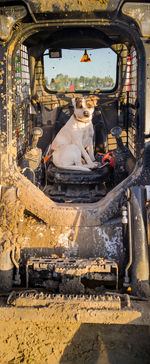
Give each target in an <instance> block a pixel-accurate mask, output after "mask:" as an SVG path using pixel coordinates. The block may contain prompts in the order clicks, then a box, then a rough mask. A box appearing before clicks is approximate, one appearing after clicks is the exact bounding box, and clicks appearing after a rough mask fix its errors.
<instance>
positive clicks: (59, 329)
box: [0, 321, 150, 364]
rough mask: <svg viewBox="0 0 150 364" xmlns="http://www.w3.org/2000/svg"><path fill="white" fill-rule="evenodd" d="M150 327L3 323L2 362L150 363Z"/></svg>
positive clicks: (0, 337)
mask: <svg viewBox="0 0 150 364" xmlns="http://www.w3.org/2000/svg"><path fill="white" fill-rule="evenodd" d="M149 342H150V327H147V326H132V325H131V326H123V325H99V324H82V325H80V323H72V324H71V323H67V322H61V323H60V324H58V323H57V324H56V325H54V324H51V323H47V322H23V321H21V322H18V321H17V322H13V321H9V322H6V321H1V323H0V363H1V364H19V363H26V364H27V363H28V364H134V363H135V364H149V363H150V345H149Z"/></svg>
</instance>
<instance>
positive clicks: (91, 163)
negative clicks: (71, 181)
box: [79, 145, 96, 168]
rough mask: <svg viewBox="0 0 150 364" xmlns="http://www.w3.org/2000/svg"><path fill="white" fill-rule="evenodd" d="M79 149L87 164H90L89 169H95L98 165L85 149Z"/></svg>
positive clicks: (81, 147)
mask: <svg viewBox="0 0 150 364" xmlns="http://www.w3.org/2000/svg"><path fill="white" fill-rule="evenodd" d="M79 148H80V151H81V155H82V157H83V158H84V159H85V161H86V163H87V164H88V167H89V168H95V167H96V164H95V163H93V161H92V160H91V158H90V156H89V154H88V153H87V152H86V150H85V149H84V147H83V146H82V145H80V146H79Z"/></svg>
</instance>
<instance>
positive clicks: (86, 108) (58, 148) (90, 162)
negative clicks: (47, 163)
mask: <svg viewBox="0 0 150 364" xmlns="http://www.w3.org/2000/svg"><path fill="white" fill-rule="evenodd" d="M95 103H96V100H95V98H94V97H93V98H92V97H88V98H84V97H81V98H80V97H77V98H73V99H72V104H73V106H74V114H73V115H72V116H71V117H70V119H69V120H68V121H67V123H66V124H65V125H64V127H63V128H62V129H61V130H60V131H59V132H58V134H57V135H56V137H55V139H54V140H53V142H52V144H51V151H52V152H53V163H54V164H55V166H56V167H59V168H65V169H70V170H77V171H88V172H89V171H90V169H92V168H96V167H97V163H96V162H94V161H95V157H94V152H93V134H94V130H93V124H92V116H93V112H94V106H95ZM82 157H83V158H84V161H85V164H82Z"/></svg>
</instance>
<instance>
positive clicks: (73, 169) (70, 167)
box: [56, 165, 91, 172]
mask: <svg viewBox="0 0 150 364" xmlns="http://www.w3.org/2000/svg"><path fill="white" fill-rule="evenodd" d="M56 167H58V168H63V169H67V170H72V171H77V172H78V171H83V172H91V169H90V168H88V167H85V166H76V165H73V166H58V165H57V166H56Z"/></svg>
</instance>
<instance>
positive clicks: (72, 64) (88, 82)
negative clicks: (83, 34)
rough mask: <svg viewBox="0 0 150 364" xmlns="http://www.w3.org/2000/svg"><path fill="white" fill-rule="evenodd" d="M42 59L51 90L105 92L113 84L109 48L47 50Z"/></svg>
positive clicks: (113, 58) (114, 57) (112, 59)
mask: <svg viewBox="0 0 150 364" xmlns="http://www.w3.org/2000/svg"><path fill="white" fill-rule="evenodd" d="M43 58H44V77H45V85H46V87H47V88H48V89H49V90H51V91H65V92H68V91H94V90H102V91H103V90H108V91H109V90H112V89H113V88H114V87H115V85H116V70H117V55H116V53H115V52H114V51H112V49H110V48H104V49H102V48H101V49H62V50H59V51H57V50H56V51H55V50H54V51H53V50H48V49H47V50H46V51H45V53H44V57H43Z"/></svg>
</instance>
